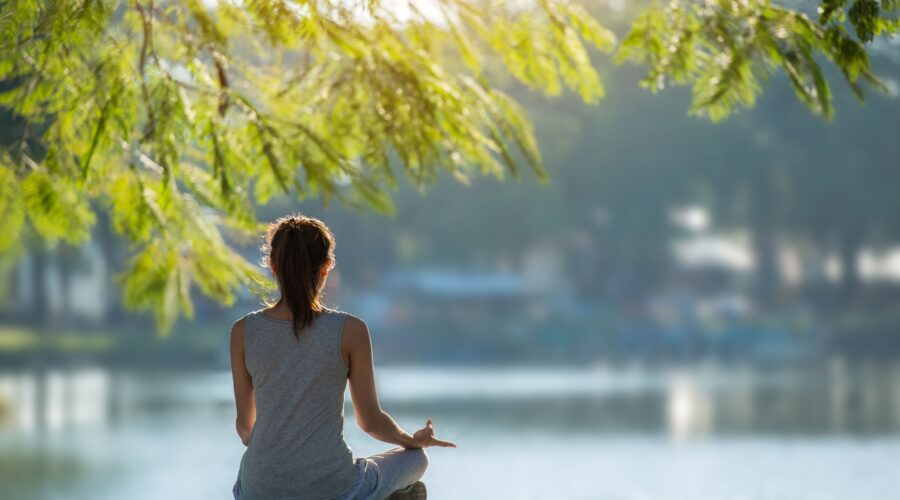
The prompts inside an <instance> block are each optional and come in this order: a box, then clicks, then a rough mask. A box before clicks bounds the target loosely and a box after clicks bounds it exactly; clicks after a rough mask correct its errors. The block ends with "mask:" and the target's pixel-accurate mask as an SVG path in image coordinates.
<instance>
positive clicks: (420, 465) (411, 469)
mask: <svg viewBox="0 0 900 500" xmlns="http://www.w3.org/2000/svg"><path fill="white" fill-rule="evenodd" d="M427 467H428V455H427V454H426V453H425V450H422V449H409V450H408V449H404V448H394V449H392V450H388V451H386V452H384V453H379V454H377V455H372V456H371V457H368V458H357V459H356V475H357V479H356V484H354V485H353V487H352V488H351V489H350V491H349V492H347V493H345V494H344V495H343V496H341V497H340V500H382V499H384V498H386V497H387V496H388V495H390V494H391V493H393V492H394V491H397V490H399V489H403V488H405V487H407V486H409V485H411V484H413V483H414V482H416V481H418V480H419V479H421V477H422V475H423V474H425V469H426V468H427Z"/></svg>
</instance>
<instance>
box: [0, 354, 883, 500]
mask: <svg viewBox="0 0 900 500" xmlns="http://www.w3.org/2000/svg"><path fill="white" fill-rule="evenodd" d="M379 376H380V380H379V392H380V394H381V398H382V400H383V405H384V406H385V407H386V408H387V409H388V410H389V411H391V413H392V414H394V416H395V417H396V418H397V419H398V420H399V421H400V422H401V424H403V425H404V426H406V427H407V428H413V427H415V426H417V425H419V424H420V423H421V422H422V421H423V420H424V419H425V418H426V417H428V416H431V417H433V418H434V419H435V421H436V424H437V428H438V432H439V433H440V434H441V435H443V436H444V437H445V438H448V439H452V440H455V441H456V442H457V443H458V444H459V448H458V449H455V450H444V449H434V450H432V451H431V453H430V455H431V457H432V461H431V467H430V469H429V471H428V473H427V475H426V478H425V480H426V483H427V484H428V487H429V490H430V497H431V498H434V499H438V500H440V499H463V498H517V499H530V498H534V499H542V498H551V499H552V498H569V499H658V498H667V499H791V500H801V499H816V500H822V499H896V498H900V474H897V473H896V461H897V459H898V457H900V364H898V363H884V362H879V363H875V362H872V363H847V362H842V361H833V362H823V363H817V364H812V365H805V366H803V367H793V368H783V367H782V368H775V367H753V366H721V365H715V364H710V365H700V366H691V367H685V368H660V369H647V368H640V367H634V368H621V367H620V368H615V369H613V368H602V367H601V368H596V369H535V368H518V369H505V368H504V369H500V368H497V369H473V368H440V369H435V368H415V367H385V368H379ZM231 397H232V394H231V379H230V374H229V373H227V372H202V373H198V372H189V373H159V372H125V373H122V372H108V371H105V370H102V369H97V368H94V369H78V370H70V371H66V372H50V373H47V374H44V375H41V376H39V375H36V374H34V373H0V483H2V485H3V486H2V488H0V498H9V499H26V500H27V499H56V498H59V499H98V500H105V499H123V498H127V499H135V500H142V499H148V500H149V499H174V498H178V499H181V498H184V499H227V498H229V497H230V488H231V485H232V484H233V482H234V479H235V474H236V472H237V464H238V461H239V460H240V455H241V453H242V451H243V446H242V445H241V443H240V441H239V440H238V438H237V435H236V433H235V431H234V409H233V401H232V399H231ZM347 411H348V414H347V428H346V434H347V440H348V441H349V443H350V444H351V446H352V447H353V449H354V452H355V453H356V454H357V455H366V454H371V453H376V452H379V451H382V450H383V449H384V448H385V446H384V445H382V444H380V443H378V442H377V441H374V440H372V439H371V438H369V437H367V436H365V435H364V434H362V433H361V432H360V431H358V429H356V426H355V424H353V418H352V413H351V412H352V408H351V407H349V406H348V410H347ZM39 415H41V416H43V417H42V418H39V417H38V416H39Z"/></svg>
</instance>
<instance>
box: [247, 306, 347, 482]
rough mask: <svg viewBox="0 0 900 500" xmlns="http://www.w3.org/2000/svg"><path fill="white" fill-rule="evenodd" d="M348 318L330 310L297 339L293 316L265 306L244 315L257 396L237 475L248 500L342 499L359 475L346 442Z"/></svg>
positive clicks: (321, 315)
mask: <svg viewBox="0 0 900 500" xmlns="http://www.w3.org/2000/svg"><path fill="white" fill-rule="evenodd" d="M346 317H347V315H346V313H342V312H338V311H332V310H326V311H324V312H323V313H322V314H320V315H319V316H318V317H317V318H316V319H315V321H314V322H313V323H312V324H311V325H309V326H307V327H306V328H303V329H301V330H300V331H299V332H298V333H299V342H298V341H297V339H296V338H295V337H294V334H293V332H292V325H291V321H289V320H280V319H276V318H272V317H271V316H267V315H265V314H263V312H262V310H259V311H254V312H252V313H250V314H248V315H247V316H245V318H246V322H245V325H244V356H245V363H246V366H247V371H248V372H249V373H250V377H251V379H252V381H253V389H254V393H255V396H256V424H255V425H254V426H253V430H252V432H251V433H250V440H249V443H248V445H247V449H246V450H245V451H244V455H243V457H241V468H240V473H239V475H238V478H239V481H240V484H241V491H242V498H244V499H245V500H263V499H265V500H270V499H305V498H315V499H326V498H336V497H339V496H340V495H341V493H343V492H345V491H347V490H349V489H350V488H351V487H352V486H353V484H354V482H355V481H356V466H355V462H354V460H353V452H352V451H351V450H350V447H349V446H347V443H346V442H345V441H344V390H345V389H346V387H347V373H348V367H347V364H346V362H344V359H343V356H341V331H342V329H343V327H344V321H345V320H346Z"/></svg>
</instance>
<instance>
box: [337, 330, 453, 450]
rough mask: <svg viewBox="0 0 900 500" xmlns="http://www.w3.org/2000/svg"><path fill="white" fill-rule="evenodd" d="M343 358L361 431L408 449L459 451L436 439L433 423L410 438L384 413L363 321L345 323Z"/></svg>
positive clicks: (427, 423)
mask: <svg viewBox="0 0 900 500" xmlns="http://www.w3.org/2000/svg"><path fill="white" fill-rule="evenodd" d="M341 354H342V355H343V356H344V360H345V361H346V362H347V365H348V366H349V367H350V373H349V375H348V378H349V380H350V397H351V398H352V400H353V408H354V410H355V413H356V423H357V424H358V425H359V428H360V429H362V430H363V431H364V432H366V433H368V434H369V435H370V436H372V437H374V438H375V439H378V440H379V441H384V442H386V443H391V444H397V445H400V446H403V447H404V448H425V447H428V446H447V447H456V445H455V444H453V443H450V442H448V441H441V440H439V439H435V437H434V427H433V425H432V423H431V419H429V420H428V421H427V422H426V425H425V427H423V428H422V429H420V430H419V431H416V433H415V434H410V433H408V432H406V431H405V430H403V428H401V427H400V426H399V425H398V424H397V422H396V421H394V419H393V418H391V416H390V415H388V414H387V412H385V411H384V410H382V409H381V404H380V403H379V402H378V395H377V394H376V392H375V367H374V363H373V357H372V340H371V338H370V336H369V329H368V328H367V327H366V324H365V323H364V322H363V321H362V320H360V319H359V318H356V317H353V316H349V317H348V318H347V321H346V322H345V323H344V331H343V338H342V341H341Z"/></svg>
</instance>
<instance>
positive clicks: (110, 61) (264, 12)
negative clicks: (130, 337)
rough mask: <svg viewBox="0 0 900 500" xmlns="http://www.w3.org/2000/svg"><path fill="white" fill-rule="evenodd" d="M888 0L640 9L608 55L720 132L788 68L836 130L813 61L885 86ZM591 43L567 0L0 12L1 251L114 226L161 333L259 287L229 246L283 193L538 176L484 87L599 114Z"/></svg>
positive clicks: (530, 142) (591, 24)
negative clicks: (874, 55)
mask: <svg viewBox="0 0 900 500" xmlns="http://www.w3.org/2000/svg"><path fill="white" fill-rule="evenodd" d="M897 7H898V3H897V1H896V0H882V1H881V2H880V3H879V2H877V1H875V0H857V1H856V2H854V3H852V5H851V4H849V3H848V2H846V1H842V0H825V1H823V3H822V4H821V6H820V9H819V11H820V13H819V16H818V19H816V20H813V19H811V18H809V17H808V16H807V15H805V14H803V13H802V12H799V11H796V10H792V9H789V8H785V7H778V6H775V5H773V4H771V3H770V2H768V1H763V0H743V1H724V0H709V1H707V2H706V3H695V2H685V3H678V2H673V3H670V4H666V5H662V4H654V5H651V6H650V7H648V8H647V9H646V10H645V11H644V12H643V13H642V14H640V16H639V17H638V18H637V19H636V20H635V21H634V24H633V25H632V26H631V29H630V31H629V32H628V34H627V35H626V37H625V39H624V41H623V42H622V44H621V46H620V47H619V49H618V58H619V60H620V61H626V60H628V61H634V62H637V63H640V64H644V65H646V66H647V67H648V68H649V75H648V76H647V79H646V80H645V84H647V85H648V86H650V87H651V88H653V89H655V90H658V89H661V88H662V87H663V86H664V84H665V81H666V80H671V81H673V82H675V83H679V84H692V85H693V88H694V105H693V108H692V109H693V111H695V112H697V113H700V114H705V115H708V116H709V117H711V118H712V119H720V118H723V117H725V116H727V115H728V114H729V113H731V112H733V111H735V110H736V109H738V108H740V107H742V106H750V105H752V104H753V100H754V98H755V96H756V95H757V94H758V93H759V92H760V80H761V79H764V78H765V77H766V76H768V75H769V74H771V73H772V72H774V71H775V70H776V69H778V68H781V69H783V70H784V71H785V72H786V73H787V74H788V76H789V77H790V79H791V81H792V83H793V84H794V86H795V88H796V90H797V94H798V96H799V97H800V98H801V100H802V101H803V102H804V103H805V104H807V105H808V106H809V107H810V108H811V109H812V110H813V111H815V112H818V113H822V114H824V115H826V116H830V115H831V113H832V106H831V93H830V90H829V86H828V82H827V81H826V79H825V77H824V76H823V74H822V70H821V69H820V67H819V60H820V59H821V56H824V57H825V58H827V59H830V60H831V61H833V62H834V63H835V64H836V65H837V66H838V67H839V68H840V69H841V71H842V72H843V74H844V76H845V78H846V80H847V81H848V82H850V84H851V86H852V87H853V88H854V90H855V91H857V92H858V93H859V94H860V95H861V92H862V90H861V87H860V80H863V81H867V82H870V83H873V84H875V85H876V86H877V85H879V82H878V80H877V78H876V77H875V76H874V74H873V73H872V71H871V69H870V68H869V62H868V56H867V52H866V46H865V44H866V43H868V42H870V41H871V40H872V39H873V38H874V37H875V36H879V35H883V34H893V33H895V32H896V30H897V27H898V24H897V20H896V16H895V14H896V12H897ZM401 12H402V13H404V14H403V15H401V14H400V13H401ZM892 16H893V17H892ZM848 29H852V30H853V31H852V32H853V34H851V33H850V31H848ZM590 47H593V48H594V49H597V50H600V51H604V52H612V51H614V50H616V37H615V35H614V34H613V32H612V31H611V30H609V29H608V28H606V27H604V26H602V25H601V24H600V23H599V22H598V21H597V20H596V19H595V18H594V17H592V16H591V15H590V14H589V13H588V12H587V11H586V10H585V9H584V8H583V7H582V6H581V5H579V4H578V3H576V2H570V1H566V0H539V1H535V2H487V1H476V0H432V1H428V2H412V1H409V2H400V1H394V2H388V1H382V0H368V1H352V0H333V1H302V0H227V1H226V0H221V1H218V2H215V1H205V2H203V1H199V0H187V1H176V2H160V1H154V0H132V1H127V2H126V1H118V0H17V1H15V2H3V3H2V4H0V82H3V83H2V86H0V88H2V93H0V105H2V106H4V107H6V108H8V109H10V110H11V111H12V112H13V113H14V114H15V115H16V116H17V117H19V118H20V119H21V122H22V126H21V128H20V130H18V134H17V139H16V140H15V141H13V142H12V143H11V144H6V145H5V146H4V148H3V150H2V151H0V252H3V253H5V254H7V255H13V254H16V253H17V252H19V251H20V250H21V249H22V244H21V243H20V242H21V241H22V238H21V235H22V234H23V232H24V231H25V230H26V228H28V230H31V231H33V232H35V233H36V234H37V235H39V236H40V237H41V238H42V239H44V240H46V241H48V242H50V243H53V242H56V241H59V240H62V241H65V242H67V243H70V244H77V243H79V242H83V241H84V240H85V239H87V238H89V236H90V233H91V228H92V226H93V225H94V224H95V221H96V214H97V212H98V211H105V212H107V213H109V214H110V217H111V220H112V224H113V226H114V228H115V229H116V231H117V232H119V233H120V234H121V235H123V236H124V237H125V238H126V239H127V240H128V241H129V242H130V244H131V246H132V258H131V261H130V265H129V268H128V269H127V270H126V271H125V272H124V273H123V275H122V276H123V280H124V283H123V286H124V297H125V301H126V304H127V305H130V306H132V307H136V308H142V309H150V310H153V311H154V312H155V314H156V318H157V321H158V323H159V324H160V325H161V326H162V327H163V328H164V329H165V328H168V327H169V326H170V325H171V324H172V322H173V321H174V320H175V319H176V318H177V317H178V316H179V314H181V313H185V314H187V315H190V314H191V310H192V305H191V298H190V290H191V287H192V286H193V285H196V286H198V287H199V289H200V290H201V291H202V292H203V293H204V294H206V295H209V296H211V297H213V298H215V299H217V300H219V301H222V302H224V303H230V302H231V301H233V299H234V296H235V293H236V292H237V291H238V290H240V288H241V287H242V286H244V285H251V286H262V287H265V286H269V285H270V284H269V283H268V282H267V281H266V280H265V278H264V276H263V275H262V273H261V272H260V270H259V269H258V268H257V267H256V266H254V265H252V264H251V263H250V262H248V261H247V260H245V259H244V258H243V257H242V256H241V255H239V254H238V253H237V252H236V251H235V250H234V249H233V248H232V247H231V246H230V245H229V244H228V243H227V242H226V240H225V239H224V238H223V232H225V231H227V232H228V233H229V234H231V235H232V236H239V235H252V234H255V233H257V232H258V231H259V230H260V224H259V223H258V222H257V219H256V216H255V214H254V208H253V207H254V205H255V204H264V203H266V202H267V201H268V200H270V199H271V198H272V197H273V196H276V195H279V194H293V195H296V196H297V197H299V198H300V199H307V198H321V199H322V200H323V201H325V202H326V203H327V202H329V201H330V200H332V199H337V200H338V201H339V202H341V203H345V204H348V205H352V206H358V207H365V208H372V209H375V210H380V211H385V212H389V211H390V210H391V201H390V196H389V193H390V190H391V189H393V188H395V187H396V185H397V183H398V179H399V178H400V177H405V178H407V179H409V180H411V181H412V182H413V183H414V184H415V185H417V186H420V187H421V186H425V185H427V184H428V183H429V182H432V181H433V180H434V179H435V178H436V177H437V176H438V174H439V173H440V172H442V171H443V172H447V173H449V174H451V175H452V176H454V177H455V178H457V179H459V180H460V181H462V182H468V180H469V179H470V178H472V177H473V176H481V175H493V176H497V177H503V176H505V175H507V174H511V175H518V173H519V172H520V170H521V169H523V168H528V169H530V170H531V171H533V172H535V173H536V174H537V175H538V176H539V177H542V176H543V175H544V172H543V169H542V165H541V158H540V154H539V152H538V148H537V146H536V143H535V139H534V136H533V132H532V127H531V124H530V121H529V120H528V118H527V117H526V116H525V114H524V112H523V110H522V109H521V108H520V106H519V105H518V104H517V103H516V101H515V100H514V99H512V98H511V97H510V96H509V95H508V94H506V93H504V92H503V91H501V90H500V88H499V83H498V82H500V81H501V80H500V79H501V78H504V77H505V76H511V77H513V78H514V79H515V80H517V81H519V82H521V83H523V84H525V85H526V86H528V87H530V88H532V89H534V90H537V91H540V92H543V93H546V94H550V95H554V94H557V93H559V92H560V91H561V90H562V89H563V88H568V89H571V90H572V91H574V92H577V93H578V94H579V95H580V96H581V98H582V99H583V100H584V101H586V102H589V103H590V102H595V101H596V100H597V99H599V98H601V97H603V94H604V89H603V86H602V84H601V81H600V78H599V76H598V74H597V72H596V70H595V68H594V66H593V64H592V62H591V58H590V57H591V56H590V53H589V48H590Z"/></svg>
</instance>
